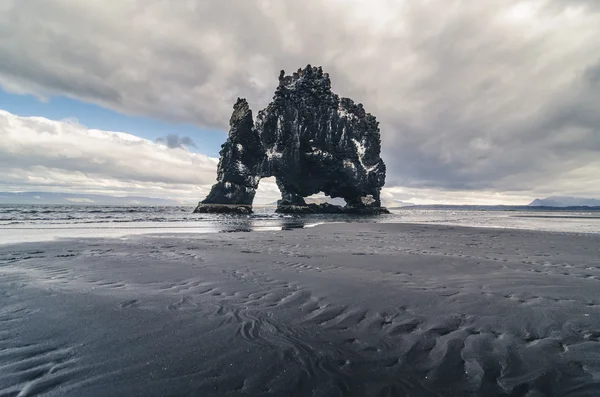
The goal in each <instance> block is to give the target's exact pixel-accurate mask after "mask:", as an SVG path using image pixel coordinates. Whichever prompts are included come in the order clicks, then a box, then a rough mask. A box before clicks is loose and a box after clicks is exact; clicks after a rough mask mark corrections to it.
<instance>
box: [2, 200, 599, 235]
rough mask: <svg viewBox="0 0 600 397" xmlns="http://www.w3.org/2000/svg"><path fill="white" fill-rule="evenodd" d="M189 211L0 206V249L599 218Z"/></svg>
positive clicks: (576, 229)
mask: <svg viewBox="0 0 600 397" xmlns="http://www.w3.org/2000/svg"><path fill="white" fill-rule="evenodd" d="M192 211H193V207H190V206H181V207H148V206H141V207H136V206H125V207H119V206H96V205H90V206H88V205H0V243H5V244H6V243H16V242H26V241H45V240H51V239H55V238H79V237H122V236H126V235H132V234H151V233H216V232H235V231H267V230H271V231H273V230H287V229H293V228H303V227H311V226H315V225H319V224H324V223H335V222H354V223H357V222H367V223H372V222H378V223H419V224H440V225H458V226H469V227H486V228H513V229H523V230H540V231H557V232H572V233H600V212H598V211H596V212H593V211H590V212H584V211H564V210H559V211H540V210H537V209H527V208H524V207H522V208H521V209H520V210H519V211H515V210H511V211H499V210H477V209H431V208H419V207H415V208H404V209H396V210H392V212H393V213H392V214H391V215H383V216H378V217H351V216H347V215H314V216H291V215H278V214H275V213H273V208H256V209H255V214H253V215H249V216H223V215H211V214H194V213H193V212H192Z"/></svg>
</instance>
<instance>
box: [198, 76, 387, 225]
mask: <svg viewBox="0 0 600 397" xmlns="http://www.w3.org/2000/svg"><path fill="white" fill-rule="evenodd" d="M229 123H230V130H229V137H228V139H227V141H226V142H225V143H224V144H223V146H222V148H221V152H220V155H221V159H220V161H219V167H218V171H217V183H216V184H215V185H213V187H212V189H211V191H210V193H209V195H208V196H207V197H206V199H205V200H203V201H202V202H200V204H198V207H197V208H196V210H195V212H214V213H250V212H252V201H253V200H254V195H255V194H256V188H257V187H258V183H259V181H260V179H261V178H265V177H270V176H274V177H275V178H276V182H277V186H278V187H279V190H280V191H281V196H282V198H281V200H279V201H278V203H277V212H279V213H303V214H306V213H356V214H381V213H387V212H388V211H387V210H386V209H385V208H383V207H381V201H380V191H381V188H382V187H383V185H384V183H385V164H384V163H383V160H382V159H381V157H380V152H381V136H380V133H379V127H378V122H377V120H376V119H375V116H373V115H371V114H370V113H367V112H366V111H365V110H364V108H363V106H362V105H361V104H355V103H354V102H353V101H352V100H351V99H348V98H340V97H339V96H338V95H336V94H334V93H333V92H332V91H331V82H330V80H329V75H328V74H327V73H323V70H322V69H321V68H316V67H311V66H310V65H309V66H307V67H306V68H305V69H303V70H302V69H299V70H298V71H297V72H296V73H294V74H293V75H291V76H286V75H285V73H284V72H283V71H282V72H281V74H280V76H279V86H278V87H277V90H276V91H275V96H274V97H273V101H272V102H271V103H270V104H269V105H268V106H267V108H266V109H264V110H261V111H260V112H258V115H257V117H256V122H254V121H253V118H252V111H251V110H250V108H249V106H248V103H247V102H246V100H245V99H238V100H237V102H236V104H235V105H234V107H233V114H232V116H231V120H230V122H229ZM319 192H323V193H325V194H326V195H328V196H330V197H341V198H343V199H344V200H346V206H345V207H340V206H336V205H331V204H306V203H305V201H304V197H307V196H310V195H312V194H315V193H319Z"/></svg>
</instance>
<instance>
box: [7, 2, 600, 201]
mask: <svg viewBox="0 0 600 397" xmlns="http://www.w3.org/2000/svg"><path fill="white" fill-rule="evenodd" d="M0 12H2V14H3V15H4V16H5V17H4V18H1V19H0V84H2V86H3V87H4V88H5V89H8V90H11V91H15V92H28V93H33V94H36V95H40V96H47V95H68V96H71V97H74V98H79V99H82V100H86V101H89V102H94V103H97V104H100V105H103V106H107V107H110V108H113V109H116V110H118V111H121V112H124V113H128V114H143V115H150V116H152V117H159V118H163V119H166V120H174V121H179V122H192V123H195V124H197V125H203V126H210V127H218V128H222V129H226V128H227V120H228V118H229V115H230V112H231V105H232V103H233V102H234V101H235V98H237V97H238V96H244V97H247V98H248V99H249V101H250V103H251V105H252V107H253V109H255V110H257V109H259V108H261V107H263V106H265V105H266V104H267V103H268V101H269V100H270V98H271V96H272V92H273V89H274V86H275V85H276V83H277V75H278V74H279V70H280V69H285V70H287V71H291V70H295V69H296V68H298V67H300V66H304V65H306V64H307V63H311V64H314V65H322V66H323V67H324V69H325V70H326V71H328V72H330V74H331V76H332V84H333V88H334V90H335V91H336V92H338V93H339V94H341V95H344V96H350V97H352V98H354V99H355V100H356V101H358V102H362V103H363V104H364V105H365V107H366V108H367V109H368V110H369V111H370V112H372V113H373V114H375V115H376V116H377V117H378V119H379V121H380V123H381V129H382V139H383V142H384V145H383V156H384V160H386V162H387V163H388V186H394V185H396V186H406V187H412V188H422V189H438V190H464V191H475V190H489V191H512V192H528V193H529V194H534V195H537V194H545V193H568V194H574V193H580V194H585V195H599V196H600V153H599V151H600V142H599V140H600V133H599V129H600V117H599V114H600V113H599V112H598V111H597V109H599V108H600V90H598V84H600V83H599V79H600V66H599V65H600V60H599V59H598V52H597V50H596V49H597V37H598V36H599V35H600V6H598V3H597V2H594V1H565V0H545V1H543V0H542V1H513V2H511V1H504V0H490V1H485V2H483V1H480V0H465V1H461V2H448V1H446V0H434V1H430V2H409V1H392V0H377V1H369V2H363V1H357V0H347V1H341V0H330V1H324V0H306V1H302V2H292V1H290V2H282V1H275V0H245V1H234V0H224V1H218V2H217V1H201V0H196V1H186V2H183V1H181V2H164V1H159V0H144V1H141V0H138V1H135V0H129V1H119V2H116V1H115V2H108V3H107V2H104V1H99V0H90V1H85V2H84V1H79V0H51V1H41V0H31V1H18V0H0ZM167 140H168V137H167V138H165V143H166V144H167V145H168V146H170V147H173V146H174V147H178V146H181V144H184V145H185V143H182V142H178V141H174V143H173V145H169V143H168V142H167Z"/></svg>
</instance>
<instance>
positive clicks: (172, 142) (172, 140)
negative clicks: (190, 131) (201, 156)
mask: <svg viewBox="0 0 600 397" xmlns="http://www.w3.org/2000/svg"><path fill="white" fill-rule="evenodd" d="M156 143H160V144H162V145H165V146H167V147H168V148H170V149H182V148H185V147H190V146H191V147H196V144H195V143H194V141H193V140H192V138H190V137H189V136H181V137H180V136H179V135H177V134H168V135H167V136H163V137H160V138H156Z"/></svg>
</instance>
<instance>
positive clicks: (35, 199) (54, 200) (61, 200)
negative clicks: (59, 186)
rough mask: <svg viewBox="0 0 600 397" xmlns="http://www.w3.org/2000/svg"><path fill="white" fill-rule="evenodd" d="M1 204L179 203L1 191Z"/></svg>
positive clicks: (148, 198) (90, 195) (149, 199)
mask: <svg viewBox="0 0 600 397" xmlns="http://www.w3.org/2000/svg"><path fill="white" fill-rule="evenodd" d="M0 204H87V205H94V204H95V205H179V203H178V202H177V201H175V200H169V199H161V198H153V197H140V196H127V197H117V196H108V195H102V194H78V193H49V192H19V193H8V192H0Z"/></svg>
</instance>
